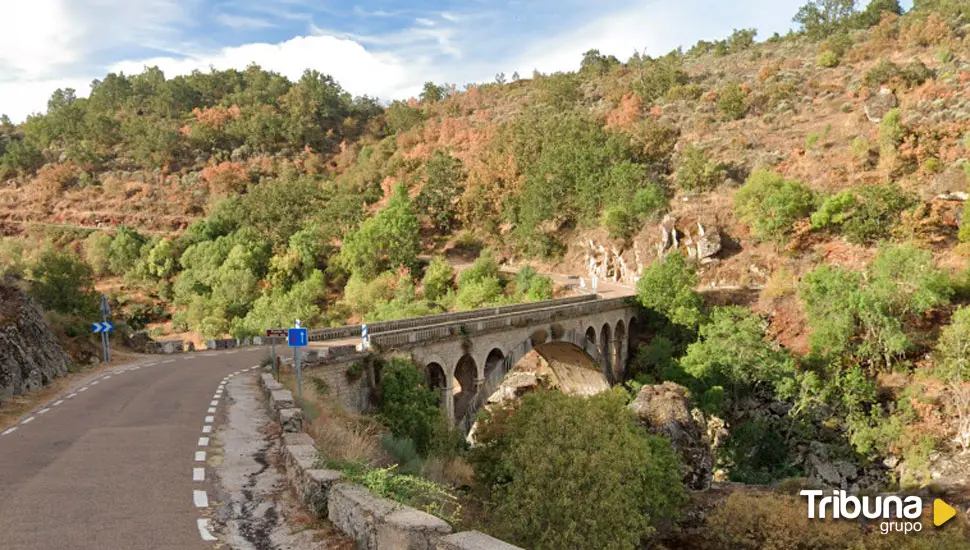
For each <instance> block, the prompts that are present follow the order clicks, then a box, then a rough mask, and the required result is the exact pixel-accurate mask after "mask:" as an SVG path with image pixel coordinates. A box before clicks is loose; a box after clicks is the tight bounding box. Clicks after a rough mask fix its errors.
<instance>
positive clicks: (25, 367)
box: [0, 282, 70, 402]
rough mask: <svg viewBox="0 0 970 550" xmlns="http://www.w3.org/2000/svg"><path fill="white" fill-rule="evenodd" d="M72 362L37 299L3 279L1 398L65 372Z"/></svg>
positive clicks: (0, 306)
mask: <svg viewBox="0 0 970 550" xmlns="http://www.w3.org/2000/svg"><path fill="white" fill-rule="evenodd" d="M69 364H70V358H69V357H68V356H67V354H66V353H64V350H63V349H62V348H61V345H60V344H59V343H58V342H57V339H56V338H55V337H54V334H53V333H52V332H51V330H50V327H48V326H47V323H46V322H45V321H44V315H43V312H42V311H41V309H40V307H39V306H38V305H37V303H36V302H34V300H33V299H32V298H30V296H28V295H27V294H26V293H24V292H22V291H21V290H19V289H17V288H16V287H14V286H12V285H9V284H5V283H2V282H0V402H3V401H4V400H5V399H7V398H9V397H11V396H13V395H20V394H23V393H26V392H29V391H32V390H36V389H38V388H40V387H43V386H45V385H47V384H49V383H50V382H51V381H52V380H53V379H54V378H57V377H59V376H64V375H65V374H67V367H68V365H69Z"/></svg>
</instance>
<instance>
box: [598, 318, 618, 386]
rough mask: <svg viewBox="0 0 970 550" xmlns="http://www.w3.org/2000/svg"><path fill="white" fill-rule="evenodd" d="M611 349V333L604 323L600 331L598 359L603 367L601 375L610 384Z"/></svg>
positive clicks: (611, 372)
mask: <svg viewBox="0 0 970 550" xmlns="http://www.w3.org/2000/svg"><path fill="white" fill-rule="evenodd" d="M612 347H613V331H612V329H611V328H610V324H609V323H604V324H603V328H602V329H600V345H599V349H598V350H597V351H599V359H600V361H601V362H602V364H601V365H600V366H601V367H603V374H605V375H606V379H607V380H609V382H610V383H611V384H612V383H613V382H614V379H613V366H612V363H611V361H610V359H611V355H613V353H612V351H613V350H612Z"/></svg>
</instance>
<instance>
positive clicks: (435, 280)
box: [422, 256, 455, 300]
mask: <svg viewBox="0 0 970 550" xmlns="http://www.w3.org/2000/svg"><path fill="white" fill-rule="evenodd" d="M454 284H455V269H454V268H453V267H451V264H449V263H448V260H446V259H444V258H443V257H441V256H435V258H434V259H433V260H431V263H430V264H429V265H428V268H427V269H426V270H425V272H424V280H423V281H422V285H423V286H424V297H425V298H427V299H428V300H439V299H441V298H442V297H444V296H445V295H446V294H447V293H448V291H450V290H451V289H452V288H454Z"/></svg>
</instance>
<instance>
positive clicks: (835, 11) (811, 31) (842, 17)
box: [792, 0, 856, 40]
mask: <svg viewBox="0 0 970 550" xmlns="http://www.w3.org/2000/svg"><path fill="white" fill-rule="evenodd" d="M855 3H856V0H811V1H810V2H809V3H807V4H805V5H804V6H802V7H801V8H799V10H798V13H796V14H795V17H794V18H793V19H792V21H794V22H795V23H798V24H799V25H800V26H801V27H802V30H803V31H805V34H807V35H808V37H809V38H811V39H812V40H821V39H824V38H827V37H828V36H829V35H831V34H833V33H835V32H836V31H838V30H839V29H841V28H843V27H844V26H845V25H847V24H849V22H850V21H851V20H852V19H853V17H854V16H855V13H856V11H855Z"/></svg>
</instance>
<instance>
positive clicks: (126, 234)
mask: <svg viewBox="0 0 970 550" xmlns="http://www.w3.org/2000/svg"><path fill="white" fill-rule="evenodd" d="M144 245H145V238H144V237H142V236H141V235H140V234H139V233H138V232H137V231H135V230H134V229H132V228H130V227H126V226H121V227H120V228H119V229H118V233H117V234H116V235H115V236H114V238H113V239H112V240H111V247H110V248H109V249H108V268H109V269H110V270H111V272H112V273H114V274H115V275H124V274H125V273H127V272H128V271H129V270H130V269H133V268H134V267H135V265H136V264H137V263H138V259H139V258H140V257H141V247H142V246H144Z"/></svg>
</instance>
